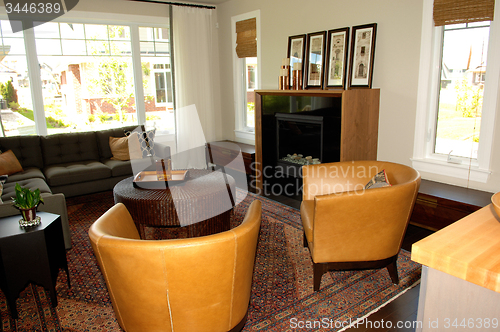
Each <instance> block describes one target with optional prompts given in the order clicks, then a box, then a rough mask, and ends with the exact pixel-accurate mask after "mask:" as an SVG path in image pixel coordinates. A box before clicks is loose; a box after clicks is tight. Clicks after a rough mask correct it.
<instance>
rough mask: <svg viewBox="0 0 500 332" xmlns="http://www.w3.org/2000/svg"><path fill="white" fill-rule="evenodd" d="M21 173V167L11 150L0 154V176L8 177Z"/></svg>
mask: <svg viewBox="0 0 500 332" xmlns="http://www.w3.org/2000/svg"><path fill="white" fill-rule="evenodd" d="M22 171H23V167H22V166H21V163H19V160H17V158H16V155H15V154H14V152H12V150H7V151H5V152H4V153H2V154H0V174H7V175H10V174H14V173H17V172H22Z"/></svg>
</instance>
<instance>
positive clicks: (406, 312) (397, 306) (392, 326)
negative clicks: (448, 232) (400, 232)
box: [267, 196, 433, 332]
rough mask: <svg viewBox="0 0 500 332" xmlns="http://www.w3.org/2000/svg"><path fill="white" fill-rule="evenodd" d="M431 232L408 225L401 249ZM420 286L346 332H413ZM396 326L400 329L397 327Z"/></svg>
mask: <svg viewBox="0 0 500 332" xmlns="http://www.w3.org/2000/svg"><path fill="white" fill-rule="evenodd" d="M267 198H270V199H273V200H275V201H278V202H281V203H283V204H286V205H288V206H291V207H294V208H297V209H298V208H300V201H299V200H297V199H294V198H291V197H286V196H267ZM432 233H433V232H432V231H429V230H427V229H424V228H421V227H417V226H413V225H409V226H408V229H407V231H406V236H405V238H404V240H403V245H402V248H403V249H405V250H408V251H411V246H412V244H413V243H414V242H417V241H419V240H421V239H423V238H425V237H427V236H429V235H430V234H432ZM419 291H420V284H419V285H417V286H415V287H413V288H411V289H409V290H408V291H407V292H406V293H404V294H403V295H401V296H400V297H398V298H396V299H395V300H394V301H392V302H391V303H389V304H387V305H386V306H385V307H383V308H381V309H380V310H379V311H377V312H375V313H373V314H372V315H370V316H368V317H367V318H366V320H365V321H364V322H363V323H362V324H360V325H357V326H355V327H351V328H350V329H348V330H347V331H378V332H380V331H391V332H394V331H397V332H402V331H404V332H411V331H415V326H414V324H415V323H414V322H415V321H416V319H417V308H418V296H419ZM398 324H399V325H400V326H401V327H398Z"/></svg>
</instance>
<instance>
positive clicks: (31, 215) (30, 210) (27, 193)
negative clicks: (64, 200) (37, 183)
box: [12, 183, 43, 226]
mask: <svg viewBox="0 0 500 332" xmlns="http://www.w3.org/2000/svg"><path fill="white" fill-rule="evenodd" d="M15 192H16V197H12V200H13V202H14V206H15V207H16V208H18V209H19V211H21V215H22V217H23V218H22V220H20V221H19V223H20V224H21V226H35V225H38V224H39V223H40V218H37V217H36V208H37V207H38V205H40V203H42V204H43V198H42V197H41V196H40V189H36V190H35V191H33V190H30V189H29V188H23V187H21V186H20V185H19V183H16V188H15Z"/></svg>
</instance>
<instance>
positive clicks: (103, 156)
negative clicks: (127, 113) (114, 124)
mask: <svg viewBox="0 0 500 332" xmlns="http://www.w3.org/2000/svg"><path fill="white" fill-rule="evenodd" d="M137 127H138V126H126V127H120V128H113V129H107V130H99V131H96V132H95V135H96V138H97V145H98V147H99V157H100V160H101V161H102V160H107V159H111V157H112V156H113V154H112V153H111V149H110V148H109V138H110V137H125V131H132V130H134V129H136V128H137Z"/></svg>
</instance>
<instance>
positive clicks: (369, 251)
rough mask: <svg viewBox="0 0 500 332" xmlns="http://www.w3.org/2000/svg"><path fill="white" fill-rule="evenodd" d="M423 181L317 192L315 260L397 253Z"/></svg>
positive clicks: (373, 257) (374, 257) (365, 258)
mask: <svg viewBox="0 0 500 332" xmlns="http://www.w3.org/2000/svg"><path fill="white" fill-rule="evenodd" d="M419 183H420V181H414V182H409V183H405V184H401V185H395V186H391V187H384V188H376V189H369V190H362V191H359V192H356V191H348V192H342V193H336V194H329V195H322V196H317V197H316V198H315V204H316V209H315V215H314V228H313V243H314V251H313V260H314V262H316V263H320V262H342V261H345V262H348V261H371V260H378V259H384V258H388V257H391V256H394V255H396V254H397V253H398V251H399V249H400V248H401V243H402V240H403V236H404V233H405V231H406V227H407V225H408V221H409V219H410V216H411V212H412V210H413V205H414V203H415V199H416V195H417V192H418V187H419ZM374 234H375V235H376V236H374Z"/></svg>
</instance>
